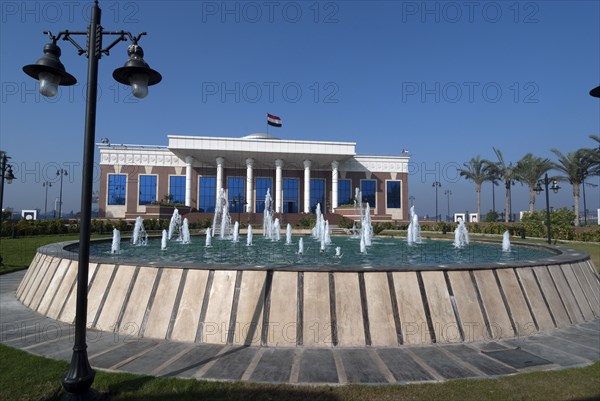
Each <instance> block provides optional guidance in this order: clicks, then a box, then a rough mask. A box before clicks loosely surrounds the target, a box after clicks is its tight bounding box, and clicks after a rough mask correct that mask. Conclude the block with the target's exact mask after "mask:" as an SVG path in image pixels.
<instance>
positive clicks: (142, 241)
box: [131, 216, 148, 246]
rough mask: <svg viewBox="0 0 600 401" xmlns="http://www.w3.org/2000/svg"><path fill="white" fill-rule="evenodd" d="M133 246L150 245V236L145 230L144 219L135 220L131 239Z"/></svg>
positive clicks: (137, 218)
mask: <svg viewBox="0 0 600 401" xmlns="http://www.w3.org/2000/svg"><path fill="white" fill-rule="evenodd" d="M131 243H132V244H133V245H138V246H139V245H146V244H147V243H148V234H146V230H144V219H142V218H141V217H140V216H138V217H136V218H135V226H134V227H133V237H132V238H131Z"/></svg>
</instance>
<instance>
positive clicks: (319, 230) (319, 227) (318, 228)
mask: <svg viewBox="0 0 600 401" xmlns="http://www.w3.org/2000/svg"><path fill="white" fill-rule="evenodd" d="M315 216H316V218H317V219H316V222H315V226H314V227H313V228H312V232H311V233H312V236H313V238H315V239H321V238H322V235H323V214H322V213H321V204H320V203H317V207H316V209H315Z"/></svg>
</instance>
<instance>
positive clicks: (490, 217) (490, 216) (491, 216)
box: [483, 210, 499, 223]
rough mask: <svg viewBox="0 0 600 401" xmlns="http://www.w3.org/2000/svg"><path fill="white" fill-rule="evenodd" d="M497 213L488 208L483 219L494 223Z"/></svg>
mask: <svg viewBox="0 0 600 401" xmlns="http://www.w3.org/2000/svg"><path fill="white" fill-rule="evenodd" d="M498 217H499V214H498V212H496V211H494V210H490V211H489V212H487V213H486V214H485V218H484V219H483V221H484V222H486V223H495V222H497V221H498Z"/></svg>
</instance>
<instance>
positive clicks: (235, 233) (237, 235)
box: [232, 221, 240, 242]
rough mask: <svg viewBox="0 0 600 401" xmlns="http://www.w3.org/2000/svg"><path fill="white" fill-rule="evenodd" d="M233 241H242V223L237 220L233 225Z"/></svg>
mask: <svg viewBox="0 0 600 401" xmlns="http://www.w3.org/2000/svg"><path fill="white" fill-rule="evenodd" d="M232 241H233V242H239V241H240V223H238V222H237V221H236V222H235V224H234V225H233V239H232Z"/></svg>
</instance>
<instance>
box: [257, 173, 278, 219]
mask: <svg viewBox="0 0 600 401" xmlns="http://www.w3.org/2000/svg"><path fill="white" fill-rule="evenodd" d="M272 185H273V180H271V179H270V178H264V177H259V178H257V179H256V213H262V212H264V211H265V196H266V195H267V189H270V190H271V191H270V192H271V197H274V196H273V189H272Z"/></svg>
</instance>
